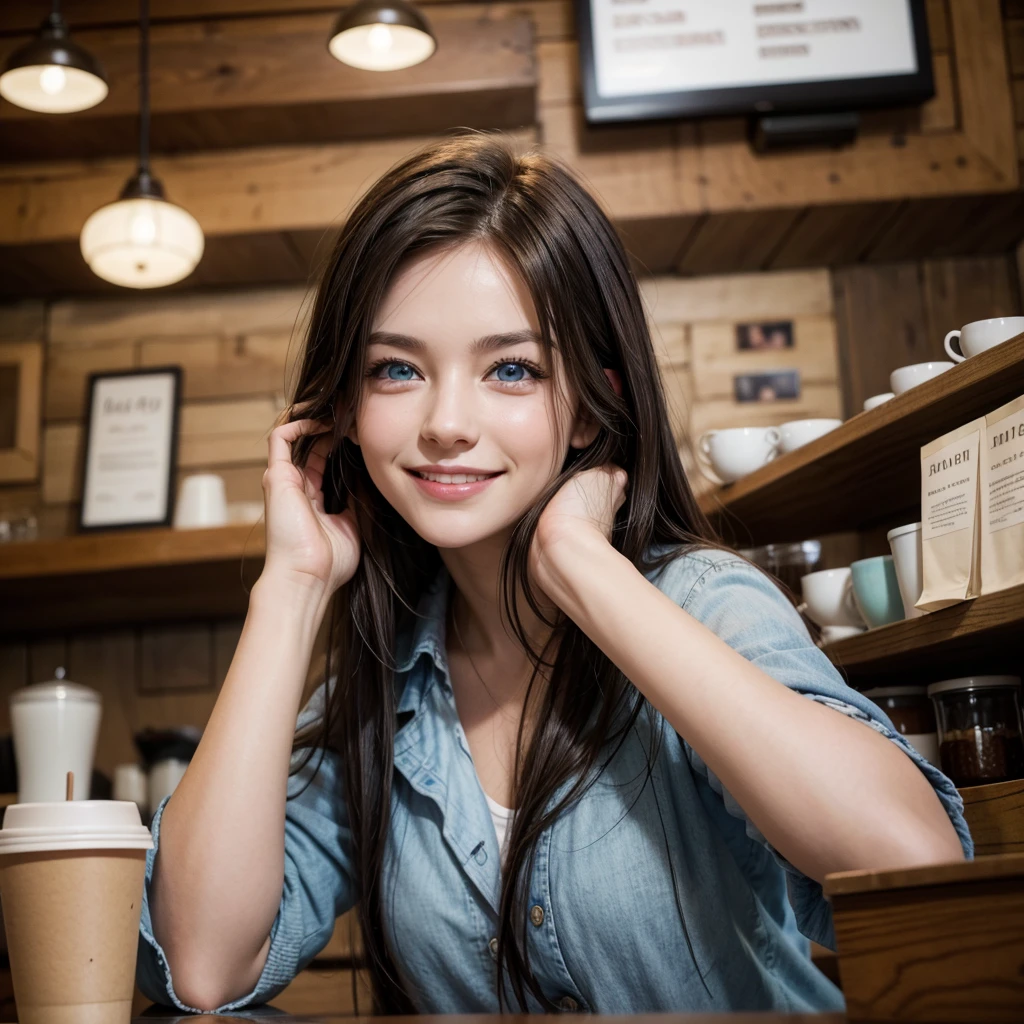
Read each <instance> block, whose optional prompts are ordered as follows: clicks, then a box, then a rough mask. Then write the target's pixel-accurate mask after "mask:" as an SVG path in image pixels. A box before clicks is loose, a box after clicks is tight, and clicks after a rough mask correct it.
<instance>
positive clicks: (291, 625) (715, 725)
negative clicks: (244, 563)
mask: <svg viewBox="0 0 1024 1024" xmlns="http://www.w3.org/2000/svg"><path fill="white" fill-rule="evenodd" d="M295 398H296V401H295V403H294V405H293V407H292V409H291V411H290V413H289V414H288V416H287V417H286V419H287V422H284V423H282V424H281V425H279V426H278V427H276V428H275V429H274V431H273V433H272V434H271V436H270V441H269V449H270V450H269V460H268V467H267V470H266V473H265V474H264V478H263V485H264V492H265V497H266V523H267V554H266V562H265V566H264V570H263V574H262V575H261V577H260V579H259V580H258V582H257V583H256V584H255V586H254V587H253V589H252V592H251V595H250V604H249V612H248V615H247V617H246V620H245V625H244V627H243V631H242V635H241V638H240V641H239V644H238V648H237V650H236V652H235V656H234V659H233V661H232V663H231V667H230V669H229V671H228V674H227V677H226V679H225V681H224V686H223V689H222V691H221V693H220V695H219V697H218V700H217V704H216V706H215V708H214V710H213V713H212V715H211V718H210V721H209V724H208V725H207V728H206V730H205V732H204V735H203V739H202V742H201V743H200V745H199V749H198V750H197V752H196V755H195V758H194V759H193V761H192V763H191V765H190V767H189V769H188V771H187V772H186V774H185V777H184V778H183V779H182V781H181V783H180V784H179V786H178V788H177V790H176V791H175V793H174V794H173V796H171V797H170V798H169V799H168V800H166V801H165V802H164V803H162V804H161V806H160V807H159V808H158V810H157V812H156V814H155V816H154V819H153V823H152V830H153V834H154V840H155V843H156V849H154V850H153V851H151V853H150V854H149V860H148V863H147V875H146V893H145V896H146V899H145V902H144V905H143V910H142V925H141V932H142V938H143V941H142V942H141V943H140V955H139V969H138V977H139V984H140V986H141V988H142V990H143V992H145V993H146V994H147V995H148V996H150V997H151V998H153V999H156V1000H158V1001H161V1002H173V1003H174V1004H176V1005H177V1006H179V1007H183V1008H185V1009H208V1010H211V1009H212V1010H216V1011H219V1012H220V1011H224V1012H226V1011H227V1010H230V1009H235V1008H238V1007H241V1006H245V1005H249V1004H250V1003H256V1002H263V1001H267V1000H270V999H272V998H273V996H274V995H276V994H277V993H278V992H280V991H281V989H282V988H283V987H284V986H285V985H287V983H288V982H289V981H290V980H291V978H292V977H294V975H295V974H296V973H297V972H298V971H299V970H301V969H302V967H304V966H305V965H306V964H307V963H308V962H309V961H310V960H311V959H312V957H313V956H314V955H315V954H316V953H317V952H318V951H319V950H320V949H322V948H323V947H324V945H325V944H326V943H327V941H328V939H329V938H330V936H331V933H332V930H333V928H334V924H335V917H336V916H337V915H339V914H341V913H343V912H344V911H346V910H347V909H349V908H350V907H351V906H353V905H358V908H359V918H360V922H361V925H362V930H363V933H364V936H365V942H366V946H367V951H368V956H369V962H370V967H371V971H372V975H373V980H374V986H375V991H376V998H377V1002H378V1008H379V1009H380V1010H381V1011H383V1012H391V1013H394V1012H409V1011H430V1012H472V1011H485V1012H486V1011H492V1012H493V1011H497V1010H498V1009H499V1008H505V1007H511V1008H513V1009H516V1008H524V1009H527V1010H551V1009H562V1010H566V1009H569V1010H572V1009H580V1010H590V1011H599V1012H604V1013H627V1012H639V1011H655V1010H679V1011H682V1010H704V1009H709V1010H726V1009H746V1010H823V1009H839V1008H841V1007H842V1006H843V1000H842V996H841V994H840V993H839V992H838V990H837V989H836V988H835V987H834V986H833V985H832V984H831V983H830V982H829V981H827V980H826V979H825V977H824V976H823V975H822V974H820V973H819V972H818V971H817V970H816V968H815V967H814V966H813V965H812V964H811V962H810V960H809V958H808V941H807V937H810V938H814V939H816V940H817V941H819V942H821V943H823V944H824V945H826V946H832V945H833V944H834V939H833V932H832V925H831V917H830V911H829V907H828V905H827V903H826V902H825V901H824V899H823V897H822V891H821V882H822V880H823V879H824V877H825V875H826V874H827V873H828V872H832V871H842V870H848V869H855V868H882V867H897V866H910V865H917V864H928V863H934V862H941V861H951V860H960V859H963V857H964V856H968V857H970V856H972V855H973V848H972V843H971V838H970V834H969V832H968V829H967V827H966V824H965V822H964V819H963V816H962V803H961V801H960V799H959V796H958V794H957V792H956V790H955V788H954V787H953V785H952V783H951V782H950V781H949V779H947V778H946V777H945V776H944V775H943V774H942V773H941V772H939V771H938V770H936V769H935V768H933V767H932V766H931V765H930V764H928V763H927V762H926V761H924V760H923V759H922V758H921V757H920V756H919V755H918V754H917V753H916V751H914V750H913V748H911V747H910V746H909V745H908V744H907V743H906V742H905V741H904V740H903V738H902V737H901V736H899V735H898V734H896V733H895V732H894V731H893V728H892V723H891V722H890V721H889V719H888V718H887V717H886V715H885V714H884V713H882V712H881V711H880V710H879V709H878V708H877V707H876V706H875V705H874V704H872V703H871V702H870V701H869V700H867V699H866V698H864V697H863V696H861V695H860V694H859V693H856V692H855V691H853V690H852V689H850V688H849V687H847V686H846V685H845V684H844V682H843V680H842V679H841V677H840V676H839V675H838V674H837V672H836V671H835V669H834V668H833V667H832V666H831V664H830V663H829V662H828V660H827V658H826V657H825V656H824V655H823V654H822V653H821V652H820V651H819V650H818V649H817V648H816V647H815V646H814V645H813V644H812V643H811V641H810V639H809V637H808V635H807V632H806V630H805V628H804V626H803V624H802V622H801V620H800V618H799V616H798V615H797V613H796V612H795V611H794V609H793V608H792V605H791V604H790V602H789V601H788V600H787V598H786V597H785V595H784V594H783V593H782V592H781V591H780V590H779V589H778V587H777V586H776V585H775V584H774V583H773V582H772V581H771V580H770V579H769V578H768V577H767V576H766V575H764V574H762V573H761V572H760V571H759V570H758V569H757V568H755V567H754V566H752V565H751V564H750V563H748V562H746V561H744V560H743V559H741V558H740V557H739V556H737V555H735V554H734V553H732V552H730V551H727V550H725V549H722V548H721V547H719V546H717V545H716V544H715V543H714V542H713V540H712V536H711V533H710V530H709V527H708V525H707V523H706V521H705V520H704V518H703V517H702V515H701V513H700V511H699V510H698V507H697V505H696V503H695V502H694V499H693V496H692V494H691V492H690V489H689V487H688V486H687V483H686V480H685V478H684V475H683V472H682V469H681V466H680V461H679V456H678V452H677V450H676V446H675V444H674V442H673V438H672V434H671V431H670V428H669V422H668V416H667V413H666V404H665V398H664V395H663V393H662V389H661V386H660V383H659V375H658V369H657V365H656V362H655V357H654V353H653V351H652V346H651V341H650V337H649V335H648V329H647V326H646V322H645V316H644V311H643V307H642V303H641V299H640V295H639V292H638V289H637V285H636V281H635V279H634V277H633V275H632V274H631V272H630V269H629V266H628V263H627V259H626V255H625V253H624V251H623V248H622V246H621V244H620V242H619V240H618V238H617V236H616V234H615V232H614V230H613V229H612V227H611V225H610V223H609V222H608V220H607V218H606V217H605V216H604V214H603V213H602V211H601V210H600V208H599V206H598V205H597V203H596V202H595V201H594V199H593V198H592V197H591V196H590V195H589V194H588V193H587V192H586V191H585V190H584V189H583V188H582V187H581V186H580V185H579V184H578V183H577V182H576V181H575V180H574V179H573V178H572V176H571V175H570V174H569V173H568V172H567V170H566V169H565V168H564V167H562V166H561V165H560V164H559V163H557V162H555V161H552V160H551V159H549V158H548V157H546V156H542V155H539V154H537V153H528V154H525V155H521V156H519V155H517V154H516V153H515V151H514V150H513V148H512V147H511V146H510V145H509V144H508V143H507V142H506V141H505V140H504V139H503V138H502V137H501V136H493V135H482V134H472V133H468V134H464V135H462V136H458V137H453V138H450V139H447V140H444V141H442V142H439V143H437V144H436V145H433V146H431V147H429V148H426V149H424V150H423V151H422V152H420V153H418V154H415V155H413V156H411V157H410V158H409V159H407V160H405V161H403V162H402V163H400V164H399V165H398V166H396V167H394V168H393V169H392V170H391V171H390V172H388V173H387V174H385V175H384V177H383V178H382V179H381V180H380V181H378V182H377V183H376V184H375V185H374V186H373V187H372V188H371V189H370V190H369V192H368V193H367V194H366V195H365V197H364V198H363V199H362V200H361V201H360V202H359V203H358V205H357V206H356V208H355V210H354V211H353V213H352V214H351V216H350V217H349V219H348V221H347V223H346V224H345V226H344V228H343V229H342V232H341V236H340V238H339V240H338V242H337V244H336V246H335V249H334V252H333V254H332V256H331V258H330V260H329V263H328V264H327V266H326V268H325V271H324V274H323V278H322V281H321V283H320V286H319V290H318V293H317V297H316V302H315V305H314V308H313V311H312V317H311V323H310V326H309V333H308V339H307V345H306V348H305V353H304V359H303V362H302V366H301V371H300V375H299V380H298V385H297V389H296V394H295ZM467 477H468V479H467ZM327 615H329V616H330V619H329V622H330V623H331V625H332V631H331V633H330V638H329V644H328V650H329V652H331V653H332V654H333V655H336V656H337V669H336V670H335V671H332V670H331V661H332V660H333V658H329V659H328V662H327V665H326V668H325V672H324V679H325V682H324V683H323V684H321V686H320V687H319V689H318V690H317V691H316V692H315V694H314V696H313V698H312V699H311V700H310V701H309V702H308V704H307V705H306V707H305V709H304V710H303V712H302V714H301V715H299V718H298V728H297V729H295V728H294V723H296V714H297V712H298V711H299V705H300V703H301V695H302V692H303V686H304V682H305V679H306V673H307V668H308V665H309V661H310V656H311V651H312V646H313V642H314V638H315V636H316V634H317V631H318V628H319V626H320V624H321V623H322V622H323V621H324V617H325V616H327ZM865 726H868V728H865ZM499 834H501V836H500V838H499Z"/></svg>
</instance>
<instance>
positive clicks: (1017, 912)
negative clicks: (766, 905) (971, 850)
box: [824, 853, 1024, 1024]
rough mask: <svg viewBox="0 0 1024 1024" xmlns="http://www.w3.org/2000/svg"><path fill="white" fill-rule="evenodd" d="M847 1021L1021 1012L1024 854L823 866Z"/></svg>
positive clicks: (935, 1021)
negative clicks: (887, 866) (893, 866)
mask: <svg viewBox="0 0 1024 1024" xmlns="http://www.w3.org/2000/svg"><path fill="white" fill-rule="evenodd" d="M824 890H825V895H826V896H827V897H828V898H829V899H830V900H831V902H832V916H833V920H834V922H835V931H836V946H837V949H836V951H837V953H838V954H839V973H840V977H841V979H842V988H843V994H844V996H845V997H846V1012H847V1015H848V1018H849V1020H850V1021H851V1022H852V1021H928V1022H931V1024H940V1022H947V1021H948V1022H951V1024H952V1022H956V1024H980V1022H983V1021H984V1022H1005V1024H1011V1022H1013V1024H1018V1022H1019V1021H1020V1020H1021V1019H1022V1015H1024V854H1018V853H1008V854H999V855H996V856H992V857H981V858H978V859H976V860H973V861H964V862H961V863H954V864H940V865H932V866H928V867H921V868H910V869H906V870H896V871H847V872H841V873H838V874H832V875H827V876H826V878H825V885H824Z"/></svg>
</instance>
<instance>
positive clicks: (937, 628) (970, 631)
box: [824, 585, 1024, 689]
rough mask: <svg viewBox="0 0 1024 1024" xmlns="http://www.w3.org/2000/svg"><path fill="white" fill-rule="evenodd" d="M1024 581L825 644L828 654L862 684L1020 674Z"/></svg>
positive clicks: (1023, 652)
mask: <svg viewBox="0 0 1024 1024" xmlns="http://www.w3.org/2000/svg"><path fill="white" fill-rule="evenodd" d="M1022 636H1024V585H1021V586H1017V587H1010V588H1008V589H1006V590H999V591H997V592H996V593H994V594H986V595H984V596H983V597H977V598H975V599H974V600H972V601H961V602H960V603H959V604H954V605H950V606H949V607H948V608H943V609H942V610H941V611H937V612H930V613H929V614H927V615H922V616H920V617H919V618H916V619H904V620H903V621H902V622H894V623H892V625H889V626H881V627H879V628H878V629H869V630H868V631H867V632H866V633H861V634H860V635H859V636H853V637H850V638H849V639H848V640H839V641H837V642H836V643H833V644H826V646H825V647H824V651H825V653H826V654H827V655H828V656H829V657H830V658H831V659H832V661H833V663H834V664H835V665H836V666H837V667H839V668H840V669H841V670H842V671H843V672H844V674H845V675H846V676H847V678H848V679H849V681H850V682H851V683H852V684H853V685H855V686H857V687H858V688H859V689H864V688H867V687H869V686H880V685H883V684H885V683H890V682H897V681H899V682H903V683H907V682H918V681H921V682H934V681H937V680H939V679H952V678H955V677H956V676H959V675H966V674H970V673H981V672H985V673H992V672H999V671H1002V672H1012V673H1013V674H1015V675H1019V674H1020V673H1021V669H1022V667H1024V647H1022V645H1021V642H1020V641H1021V637H1022Z"/></svg>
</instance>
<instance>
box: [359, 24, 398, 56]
mask: <svg viewBox="0 0 1024 1024" xmlns="http://www.w3.org/2000/svg"><path fill="white" fill-rule="evenodd" d="M366 42H367V44H368V45H369V47H370V49H371V50H373V52H374V53H387V52H388V50H390V49H391V48H392V47H393V46H394V45H395V40H394V37H393V36H392V34H391V29H389V28H388V26H387V25H381V24H377V25H374V26H373V28H371V29H370V31H369V32H368V33H367V34H366Z"/></svg>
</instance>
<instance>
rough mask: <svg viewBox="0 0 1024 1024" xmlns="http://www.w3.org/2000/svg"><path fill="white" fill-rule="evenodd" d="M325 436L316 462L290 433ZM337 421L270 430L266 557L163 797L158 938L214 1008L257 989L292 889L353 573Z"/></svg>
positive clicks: (184, 981)
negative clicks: (294, 810) (297, 782)
mask: <svg viewBox="0 0 1024 1024" xmlns="http://www.w3.org/2000/svg"><path fill="white" fill-rule="evenodd" d="M310 433H317V434H320V435H321V436H320V437H319V438H318V439H317V441H316V442H315V443H314V446H313V448H312V450H311V452H310V454H309V456H308V459H307V461H306V464H305V465H304V466H303V467H302V468H301V469H300V468H299V467H298V466H295V465H293V463H292V449H291V446H292V444H293V443H294V442H295V441H296V440H297V439H298V438H299V437H300V436H301V435H303V434H310ZM334 447H335V439H334V437H333V434H332V432H331V430H330V424H324V423H321V422H319V421H316V420H312V419H302V420H292V421H290V422H285V423H282V424H279V425H278V426H277V427H275V428H274V429H273V430H272V431H271V433H270V436H269V438H268V448H269V454H268V462H267V469H266V471H265V472H264V474H263V492H264V497H265V505H266V534H267V546H266V559H265V561H264V567H263V573H262V575H261V576H260V578H259V579H258V580H257V581H256V584H255V585H254V586H253V588H252V592H251V594H250V595H249V612H248V614H247V615H246V617H245V625H244V626H243V627H242V635H241V637H240V639H239V641H238V646H237V648H236V649H235V656H234V658H233V659H232V661H231V667H230V668H229V669H228V673H227V676H226V677H225V679H224V685H223V687H222V689H221V692H220V694H219V696H218V697H217V703H216V705H215V706H214V708H213V712H212V713H211V715H210V721H209V722H208V723H207V725H206V729H205V730H204V732H203V737H202V740H201V741H200V743H199V747H198V749H197V750H196V753H195V756H194V757H193V758H192V762H191V764H189V766H188V770H187V771H186V772H185V775H184V777H183V778H182V780H181V782H179V783H178V787H177V788H176V789H175V791H174V794H173V796H172V797H171V799H170V800H168V802H167V804H166V806H165V807H164V812H163V817H162V819H161V823H160V846H159V850H158V852H157V855H156V859H155V861H154V863H153V878H152V883H151V888H150V912H151V918H152V924H153V936H154V938H155V939H156V940H157V942H158V943H160V945H161V947H162V948H163V950H164V953H165V954H166V956H167V960H168V963H169V964H170V967H171V974H172V976H173V978H174V988H175V992H176V994H177V996H178V998H179V999H180V1000H182V1001H183V1002H185V1003H187V1004H188V1005H189V1006H192V1007H195V1008H197V1009H207V1008H209V1009H216V1008H217V1007H219V1006H221V1005H223V1004H224V1003H227V1002H232V1001H233V1000H235V999H238V998H241V997H242V996H244V995H246V994H248V993H249V992H251V991H252V989H253V988H254V987H255V985H256V982H257V981H258V980H259V977H260V974H261V973H262V971H263V966H264V964H265V963H266V960H267V954H268V952H269V949H270V929H271V927H272V926H273V924H274V918H275V917H276V916H277V910H278V907H279V906H280V904H281V896H282V892H283V889H284V845H285V804H286V798H287V795H288V770H289V768H290V767H291V763H290V762H291V748H292V740H293V738H294V735H295V725H296V720H297V718H298V712H299V703H300V701H301V700H302V691H303V687H304V685H305V681H306V674H307V672H308V670H309V662H310V657H311V656H312V652H313V644H314V642H315V640H316V634H317V631H318V630H319V628H320V624H321V622H322V621H323V617H324V615H325V614H326V612H327V608H328V607H329V605H330V598H331V595H333V594H334V593H335V592H336V591H337V590H338V588H339V587H341V586H344V585H345V584H346V583H347V582H348V581H349V580H350V579H351V578H352V576H353V575H354V573H355V571H356V567H357V566H358V564H359V557H360V538H359V530H358V526H357V525H356V521H355V515H354V513H353V511H352V510H351V508H348V509H346V510H345V511H344V512H340V513H327V512H325V511H324V499H323V474H324V470H325V468H326V460H327V458H329V457H330V455H331V452H332V450H333V448H334Z"/></svg>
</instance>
